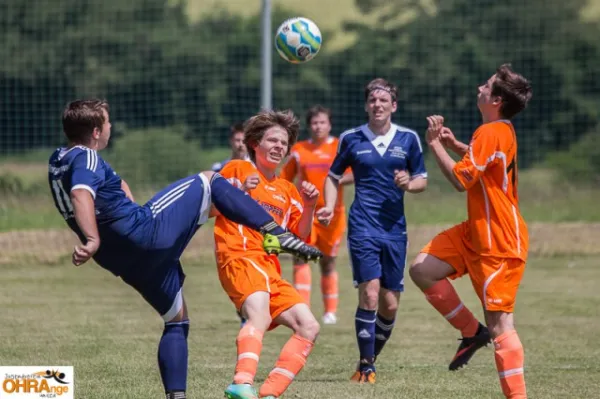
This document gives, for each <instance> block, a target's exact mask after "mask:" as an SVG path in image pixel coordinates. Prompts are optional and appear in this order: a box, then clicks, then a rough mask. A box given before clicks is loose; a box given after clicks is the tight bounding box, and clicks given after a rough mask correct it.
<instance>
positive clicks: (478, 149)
mask: <svg viewBox="0 0 600 399" xmlns="http://www.w3.org/2000/svg"><path fill="white" fill-rule="evenodd" d="M531 96H532V91H531V86H530V84H529V82H528V81H527V80H526V79H525V78H524V77H523V76H521V75H519V74H518V73H516V72H514V71H513V70H512V69H511V67H510V65H502V66H501V67H499V68H498V70H497V71H496V73H495V74H494V75H493V76H492V77H491V78H490V79H488V81H487V82H485V83H484V84H483V85H482V86H480V87H479V94H478V96H477V105H478V107H479V111H480V112H481V116H482V120H483V124H482V125H481V126H480V127H479V128H478V129H477V130H476V131H475V133H474V134H473V137H472V139H471V143H470V144H469V145H468V146H467V145H465V144H463V143H460V142H459V141H457V140H456V139H455V137H454V134H453V133H452V131H451V130H450V129H448V128H446V127H444V126H443V122H444V118H442V117H441V116H438V115H434V116H430V117H429V118H428V122H429V128H428V129H427V143H428V144H429V148H431V152H432V153H433V155H434V156H435V158H436V161H437V163H438V165H439V167H440V169H441V170H442V172H443V173H444V175H445V176H446V178H447V179H448V180H449V181H450V182H451V183H452V185H453V186H454V187H455V188H456V189H457V190H458V191H466V192H467V208H468V219H467V221H465V222H463V223H461V224H459V225H456V226H454V227H452V228H450V229H448V230H446V231H444V232H442V233H440V234H438V235H437V236H436V237H434V238H433V240H431V241H430V242H429V243H428V244H427V245H426V246H425V247H424V248H423V249H422V250H421V253H420V254H419V255H418V256H417V257H416V259H415V261H414V262H413V264H412V266H411V268H410V276H411V278H412V280H413V281H414V282H415V284H416V285H417V286H419V288H420V289H421V290H422V291H423V292H424V293H425V297H426V298H427V300H428V301H429V302H430V303H431V304H432V305H433V307H434V308H435V309H436V310H437V311H438V312H440V313H441V314H442V315H443V316H444V317H445V318H446V320H448V322H449V323H450V324H451V325H452V326H453V327H454V328H456V329H457V330H460V332H461V334H462V337H463V338H462V342H461V344H460V346H459V347H458V351H457V352H456V355H455V356H454V358H453V359H452V361H451V362H450V366H449V368H450V370H456V369H458V368H460V367H462V366H463V365H465V364H467V362H468V361H469V359H470V358H471V357H472V356H473V354H474V353H475V351H477V350H478V349H480V348H481V347H483V346H486V345H487V344H488V343H489V342H490V335H491V338H493V340H494V350H495V356H496V367H497V369H498V374H499V376H500V384H501V386H502V392H503V393H504V395H505V396H506V397H507V398H512V399H523V398H526V397H527V394H526V389H525V378H524V375H523V362H524V354H523V346H522V345H521V341H520V340H519V336H518V335H517V332H516V331H515V327H514V317H513V309H514V306H515V298H516V295H517V289H518V287H519V284H520V282H521V278H522V276H523V272H524V270H525V262H526V260H527V250H528V244H529V239H528V234H527V225H526V224H525V221H524V220H523V217H522V216H521V213H520V212H519V201H518V194H517V182H518V179H517V137H516V134H515V130H514V127H513V125H512V123H511V122H510V120H511V119H512V118H513V117H514V116H515V115H517V114H518V113H519V112H521V111H522V110H523V109H525V107H526V106H527V103H528V102H529V101H530V99H531ZM444 146H446V147H447V148H450V149H451V150H453V151H454V152H455V153H457V154H458V155H460V156H462V159H461V160H460V161H458V162H454V160H452V158H451V157H450V155H449V154H448V153H447V152H446V149H445V148H444ZM465 274H468V275H469V277H470V278H471V282H472V283H473V287H474V288H475V291H476V293H477V295H478V296H479V299H480V300H481V303H482V305H483V309H484V314H485V320H486V324H487V326H488V328H489V331H488V328H486V327H485V326H483V325H482V324H481V323H479V322H478V321H477V319H475V317H474V316H473V314H472V313H471V312H470V311H469V310H468V309H467V308H466V307H465V305H464V304H463V303H462V302H461V300H460V298H459V297H458V295H457V293H456V291H455V290H454V288H453V287H452V284H450V282H449V281H448V278H450V279H455V278H458V277H461V276H463V275H465Z"/></svg>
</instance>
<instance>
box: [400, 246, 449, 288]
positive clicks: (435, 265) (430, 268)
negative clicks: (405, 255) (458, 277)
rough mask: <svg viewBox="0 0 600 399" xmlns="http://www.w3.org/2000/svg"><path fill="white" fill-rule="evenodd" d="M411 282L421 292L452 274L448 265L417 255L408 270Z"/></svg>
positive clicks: (432, 258) (429, 256)
mask: <svg viewBox="0 0 600 399" xmlns="http://www.w3.org/2000/svg"><path fill="white" fill-rule="evenodd" d="M408 273H409V275H410V278H411V280H412V281H413V282H414V283H415V285H416V286H417V287H419V288H420V289H421V290H426V289H428V288H429V287H431V286H432V285H434V284H435V283H437V282H438V281H440V280H443V279H445V278H446V277H448V276H450V275H452V274H453V273H454V269H453V268H452V266H450V265H449V264H448V263H446V262H444V261H442V260H440V259H438V258H436V257H434V256H432V255H429V254H426V253H420V254H418V255H417V257H416V258H415V260H414V261H413V263H412V264H411V265H410V269H409V270H408Z"/></svg>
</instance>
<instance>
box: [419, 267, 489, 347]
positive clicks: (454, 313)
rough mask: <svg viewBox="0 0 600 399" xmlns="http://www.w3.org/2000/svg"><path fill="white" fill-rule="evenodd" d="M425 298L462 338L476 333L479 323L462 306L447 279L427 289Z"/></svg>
mask: <svg viewBox="0 0 600 399" xmlns="http://www.w3.org/2000/svg"><path fill="white" fill-rule="evenodd" d="M423 292H424V293H425V297H426V298H427V300H428V301H429V303H430V304H432V305H433V307H434V308H436V310H437V311H438V312H440V313H441V314H442V316H444V317H445V318H446V320H448V322H449V323H450V324H452V326H453V327H454V328H456V329H457V330H460V332H461V334H462V336H463V337H472V336H474V335H475V334H476V333H477V328H478V327H479V322H478V321H477V319H476V318H475V316H473V313H471V311H470V310H469V309H467V308H466V307H465V305H463V303H462V302H461V300H460V298H459V297H458V294H457V293H456V291H455V290H454V287H452V284H450V281H448V279H443V280H440V281H438V282H437V283H435V284H434V285H432V286H431V287H429V288H427V289H426V290H425V291H423Z"/></svg>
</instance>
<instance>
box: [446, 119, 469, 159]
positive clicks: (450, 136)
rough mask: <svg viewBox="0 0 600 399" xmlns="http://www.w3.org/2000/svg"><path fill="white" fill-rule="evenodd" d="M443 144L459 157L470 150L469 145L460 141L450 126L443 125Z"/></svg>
mask: <svg viewBox="0 0 600 399" xmlns="http://www.w3.org/2000/svg"><path fill="white" fill-rule="evenodd" d="M440 133H441V140H442V144H444V146H445V147H446V148H448V149H449V150H450V151H452V152H454V153H455V154H456V155H458V156H459V157H461V158H462V157H464V156H465V154H466V153H467V151H468V150H469V145H468V144H465V143H463V142H461V141H458V140H457V139H456V137H455V136H454V133H453V132H452V130H450V128H448V127H446V126H443V127H442V130H441V132H440Z"/></svg>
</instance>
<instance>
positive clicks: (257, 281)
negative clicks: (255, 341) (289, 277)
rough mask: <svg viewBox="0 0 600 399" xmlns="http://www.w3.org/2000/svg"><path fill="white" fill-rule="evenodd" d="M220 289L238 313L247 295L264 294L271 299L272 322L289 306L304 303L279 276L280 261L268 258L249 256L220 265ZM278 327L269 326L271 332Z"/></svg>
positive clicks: (267, 256) (265, 256) (292, 288)
mask: <svg viewBox="0 0 600 399" xmlns="http://www.w3.org/2000/svg"><path fill="white" fill-rule="evenodd" d="M218 269H219V280H220V281H221V285H222V286H223V289H224V290H225V292H226V293H227V295H228V296H229V299H231V302H233V304H234V305H235V308H236V309H237V310H238V311H239V310H240V309H241V307H242V305H243V304H244V301H245V300H246V298H248V296H250V295H251V294H253V293H255V292H259V291H265V292H268V293H269V294H270V296H271V301H270V313H271V318H272V319H273V320H275V318H276V317H277V316H279V315H280V314H281V313H283V312H284V311H286V310H288V309H289V308H291V307H292V306H294V305H296V304H299V303H304V300H303V299H302V297H301V296H300V294H299V293H298V291H296V289H295V288H294V287H293V286H292V285H291V284H290V283H288V282H287V281H285V280H284V279H283V278H282V277H281V273H280V270H281V269H280V266H279V260H278V259H277V257H275V256H270V255H267V254H265V255H249V256H248V257H243V258H236V259H233V260H231V261H230V262H228V263H227V264H225V265H223V266H219V267H218ZM276 326H277V325H276V324H272V325H271V327H270V329H272V328H275V327H276Z"/></svg>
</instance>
